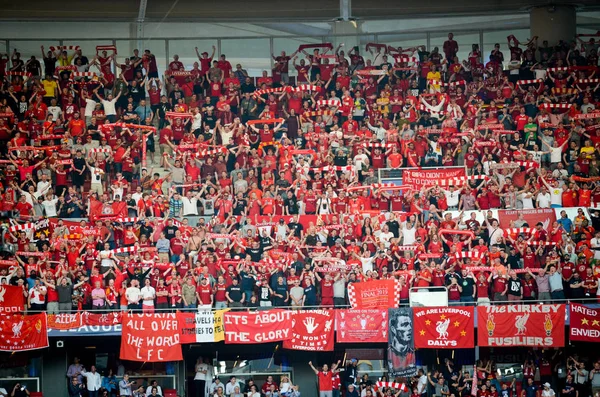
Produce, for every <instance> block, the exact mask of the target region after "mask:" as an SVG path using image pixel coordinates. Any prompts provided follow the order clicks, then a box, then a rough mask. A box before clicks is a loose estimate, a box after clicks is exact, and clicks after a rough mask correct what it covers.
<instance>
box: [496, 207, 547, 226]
mask: <svg viewBox="0 0 600 397" xmlns="http://www.w3.org/2000/svg"><path fill="white" fill-rule="evenodd" d="M519 215H523V219H525V221H527V224H529V227H535V225H536V224H537V223H538V222H542V224H543V225H544V230H551V228H552V223H554V221H555V220H556V213H555V212H554V210H553V209H552V208H537V209H530V210H518V211H517V210H498V220H499V221H500V227H502V228H507V227H510V226H509V225H510V221H516V220H517V219H519Z"/></svg>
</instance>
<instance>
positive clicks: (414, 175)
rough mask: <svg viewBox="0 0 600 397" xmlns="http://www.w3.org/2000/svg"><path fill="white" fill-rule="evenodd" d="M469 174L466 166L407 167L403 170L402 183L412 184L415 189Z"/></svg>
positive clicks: (436, 184)
mask: <svg viewBox="0 0 600 397" xmlns="http://www.w3.org/2000/svg"><path fill="white" fill-rule="evenodd" d="M461 176H467V173H466V171H465V169H464V168H462V167H461V168H445V169H444V168H439V169H420V170H419V169H407V170H404V171H402V185H411V186H412V187H413V188H414V189H420V188H422V187H423V186H425V187H429V186H439V185H440V184H441V183H440V181H445V180H447V179H451V178H459V177H461Z"/></svg>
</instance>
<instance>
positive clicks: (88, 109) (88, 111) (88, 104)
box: [83, 98, 96, 117]
mask: <svg viewBox="0 0 600 397" xmlns="http://www.w3.org/2000/svg"><path fill="white" fill-rule="evenodd" d="M94 109H96V101H94V100H93V99H89V98H87V99H86V100H85V111H84V112H83V115H84V116H85V117H92V115H93V112H94Z"/></svg>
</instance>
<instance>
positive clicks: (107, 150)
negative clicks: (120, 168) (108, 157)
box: [88, 148, 112, 153]
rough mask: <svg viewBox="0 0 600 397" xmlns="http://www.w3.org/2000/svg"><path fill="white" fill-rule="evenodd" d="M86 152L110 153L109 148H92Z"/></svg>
mask: <svg viewBox="0 0 600 397" xmlns="http://www.w3.org/2000/svg"><path fill="white" fill-rule="evenodd" d="M88 153H112V149H111V148H92V149H89V150H88Z"/></svg>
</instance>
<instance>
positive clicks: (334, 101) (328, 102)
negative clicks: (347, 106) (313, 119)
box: [316, 99, 342, 108]
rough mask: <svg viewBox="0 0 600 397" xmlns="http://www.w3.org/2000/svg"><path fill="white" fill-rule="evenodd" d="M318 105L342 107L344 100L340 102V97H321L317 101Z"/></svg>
mask: <svg viewBox="0 0 600 397" xmlns="http://www.w3.org/2000/svg"><path fill="white" fill-rule="evenodd" d="M316 106H317V107H318V108H320V107H325V106H335V107H340V106H342V102H340V100H339V99H319V100H318V101H317V104H316Z"/></svg>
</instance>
